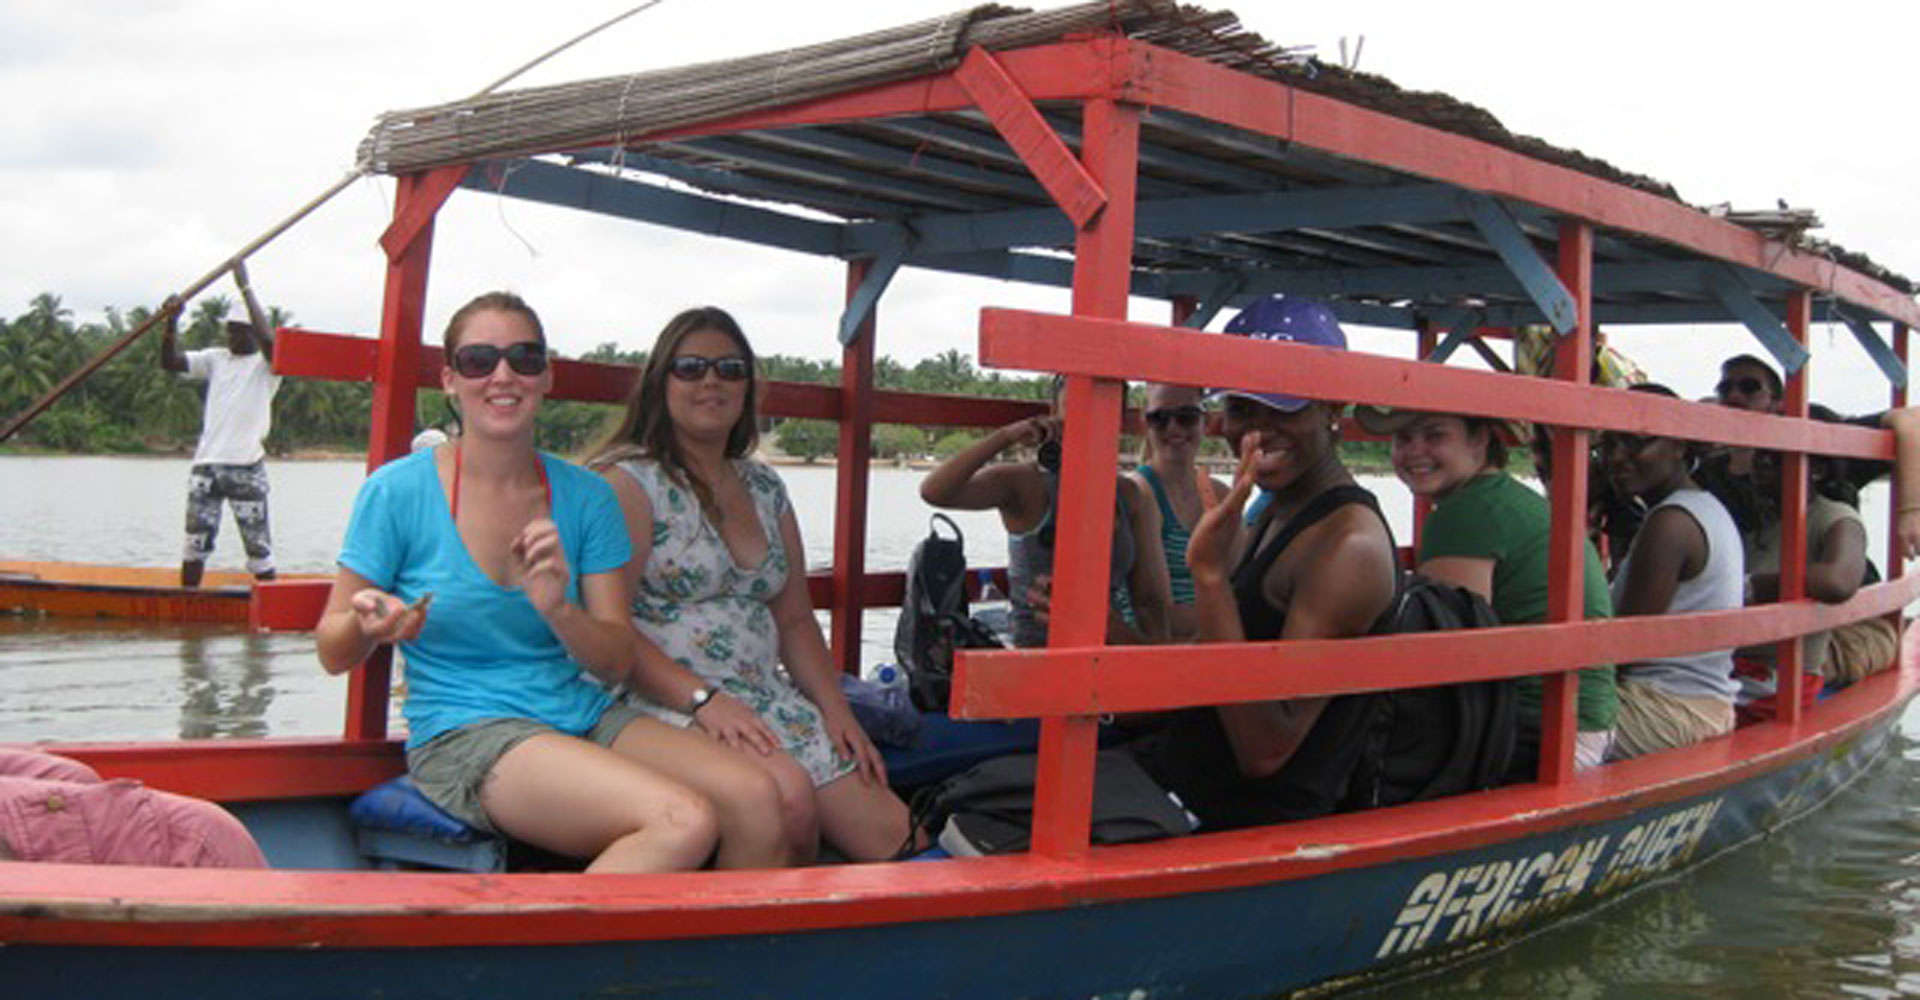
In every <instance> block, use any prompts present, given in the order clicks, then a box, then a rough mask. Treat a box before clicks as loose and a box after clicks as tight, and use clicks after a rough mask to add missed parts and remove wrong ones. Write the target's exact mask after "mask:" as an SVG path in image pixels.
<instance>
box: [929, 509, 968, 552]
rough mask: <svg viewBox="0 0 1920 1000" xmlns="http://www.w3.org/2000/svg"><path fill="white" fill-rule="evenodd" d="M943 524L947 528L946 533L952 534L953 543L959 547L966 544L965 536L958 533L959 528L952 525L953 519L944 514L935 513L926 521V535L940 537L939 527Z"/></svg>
mask: <svg viewBox="0 0 1920 1000" xmlns="http://www.w3.org/2000/svg"><path fill="white" fill-rule="evenodd" d="M943 524H944V525H946V526H947V530H948V531H951V532H953V540H954V541H956V542H959V543H960V544H961V545H965V544H967V536H966V535H964V534H962V533H961V532H960V526H959V525H957V524H955V523H953V518H950V517H948V516H947V515H945V514H940V513H936V514H934V515H933V516H932V517H930V518H928V519H927V534H928V535H931V536H933V537H935V538H938V537H940V526H941V525H943Z"/></svg>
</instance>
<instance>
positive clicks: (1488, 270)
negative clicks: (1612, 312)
mask: <svg viewBox="0 0 1920 1000" xmlns="http://www.w3.org/2000/svg"><path fill="white" fill-rule="evenodd" d="M1719 266H1720V265H1717V264H1708V263H1694V262H1686V263H1682V262H1673V263H1666V264H1610V265H1598V266H1596V267H1595V268H1594V276H1593V283H1594V291H1595V293H1596V294H1601V295H1633V294H1644V293H1650V292H1658V293H1666V294H1692V295H1698V296H1699V297H1701V298H1702V299H1703V300H1711V293H1709V291H1708V289H1707V274H1708V272H1709V271H1710V270H1712V269H1713V268H1716V267H1719ZM1267 270H1273V271H1290V272H1291V273H1289V274H1288V276H1287V281H1288V283H1289V284H1290V285H1291V286H1292V287H1293V288H1295V289H1297V290H1299V291H1301V292H1302V293H1306V294H1313V295H1318V296H1320V297H1323V298H1326V297H1334V296H1345V297H1349V298H1353V297H1368V296H1374V297H1385V298H1402V299H1419V300H1423V301H1428V302H1432V301H1436V300H1438V301H1447V300H1452V299H1457V298H1460V297H1462V296H1489V295H1494V296H1509V297H1513V298H1525V297H1526V290H1525V289H1524V288H1522V287H1521V285H1520V281H1519V279H1518V278H1516V277H1514V275H1513V273H1512V272H1511V271H1509V270H1508V269H1507V268H1505V267H1504V266H1501V265H1499V264H1483V265H1478V266H1471V267H1388V268H1347V267H1320V266H1315V267H1295V268H1287V267H1275V268H1263V269H1259V271H1260V272H1264V271H1267ZM1257 273H1258V272H1257ZM1190 292H1191V294H1195V295H1199V294H1203V292H1204V286H1202V287H1199V288H1194V289H1191V290H1190ZM1714 309H1715V310H1716V311H1717V312H1719V314H1720V319H1721V320H1725V319H1726V315H1725V311H1724V310H1722V309H1720V307H1719V306H1718V305H1717V303H1716V304H1715V306H1714ZM1535 315H1536V316H1539V317H1541V318H1536V319H1534V320H1533V322H1545V319H1544V314H1541V313H1539V311H1538V309H1537V307H1536V308H1535ZM1496 325H1497V324H1496Z"/></svg>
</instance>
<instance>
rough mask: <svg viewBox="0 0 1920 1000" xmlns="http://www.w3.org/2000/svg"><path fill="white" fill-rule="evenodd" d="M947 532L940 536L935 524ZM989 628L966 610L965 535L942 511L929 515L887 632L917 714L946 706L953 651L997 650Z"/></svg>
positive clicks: (997, 640) (915, 548)
mask: <svg viewBox="0 0 1920 1000" xmlns="http://www.w3.org/2000/svg"><path fill="white" fill-rule="evenodd" d="M942 524H944V525H946V526H947V530H948V531H951V532H953V537H952V538H944V537H942V536H941V534H940V525H942ZM1000 646H1001V643H1000V640H999V639H998V638H997V637H996V636H995V635H994V634H993V630H992V629H990V628H988V627H986V626H985V625H983V624H981V623H980V622H979V621H978V620H976V619H974V618H973V617H972V616H970V615H969V614H968V613H967V554H966V538H965V536H964V535H962V534H961V533H960V526H959V525H957V524H954V523H953V519H952V518H950V517H948V516H946V515H945V514H935V515H933V518H932V520H931V521H930V522H929V523H928V528H927V537H926V538H924V539H922V540H921V541H920V544H918V545H916V546H914V548H913V556H912V558H911V559H909V560H908V561H907V593H906V597H905V598H904V599H903V600H902V601H901V602H900V621H899V624H897V625H896V626H895V627H894V631H893V655H894V656H895V658H897V659H898V660H899V661H900V666H901V667H902V668H904V669H905V670H906V672H907V690H908V693H909V694H910V695H911V696H912V698H913V704H914V707H915V708H918V709H920V710H921V711H923V712H944V711H946V710H947V702H948V698H949V694H950V692H951V690H952V687H953V651H954V650H955V649H997V648H1000Z"/></svg>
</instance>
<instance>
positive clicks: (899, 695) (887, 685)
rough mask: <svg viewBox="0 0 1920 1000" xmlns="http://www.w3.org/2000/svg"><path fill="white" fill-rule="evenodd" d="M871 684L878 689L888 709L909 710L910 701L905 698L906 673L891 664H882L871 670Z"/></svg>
mask: <svg viewBox="0 0 1920 1000" xmlns="http://www.w3.org/2000/svg"><path fill="white" fill-rule="evenodd" d="M873 683H875V684H876V685H878V686H879V687H880V692H881V696H882V697H883V699H884V700H885V701H886V704H887V707H888V708H890V709H891V708H910V707H911V706H912V699H910V698H909V697H908V696H907V672H906V671H905V670H902V669H900V668H899V667H898V666H896V665H894V664H892V663H882V664H880V665H879V666H878V667H875V668H874V670H873Z"/></svg>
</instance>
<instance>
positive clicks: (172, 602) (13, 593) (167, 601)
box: [0, 559, 317, 625]
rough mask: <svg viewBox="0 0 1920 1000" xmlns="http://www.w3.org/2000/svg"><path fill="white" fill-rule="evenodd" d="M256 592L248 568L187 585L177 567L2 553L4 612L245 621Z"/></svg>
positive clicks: (214, 574)
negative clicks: (43, 558) (55, 559)
mask: <svg viewBox="0 0 1920 1000" xmlns="http://www.w3.org/2000/svg"><path fill="white" fill-rule="evenodd" d="M288 579H317V577H315V576H313V575H312V574H294V575H292V576H289V577H288ZM252 595H253V577H252V575H251V574H248V573H233V572H222V571H220V570H210V571H208V572H207V574H206V576H205V577H204V578H203V579H202V580H201V585H200V586H198V587H182V586H180V570H179V569H178V568H177V567H174V568H161V567H157V566H105V565H98V564H94V563H68V562H36V561H29V560H7V559H0V613H11V614H23V615H43V616H46V617H49V618H133V619H138V620H141V621H155V622H204V623H219V624H229V625H240V624H245V622H246V621H247V605H248V601H249V600H250V599H251V597H252Z"/></svg>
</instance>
